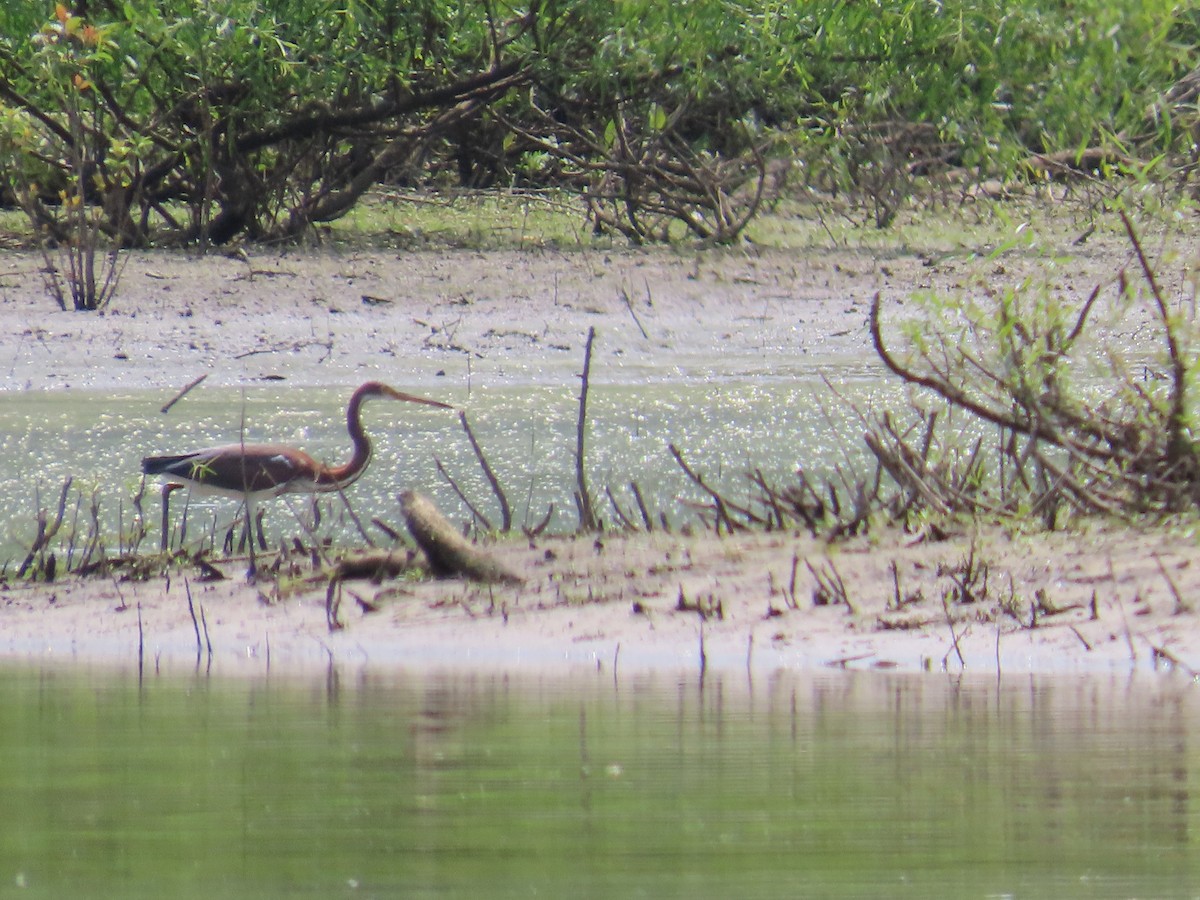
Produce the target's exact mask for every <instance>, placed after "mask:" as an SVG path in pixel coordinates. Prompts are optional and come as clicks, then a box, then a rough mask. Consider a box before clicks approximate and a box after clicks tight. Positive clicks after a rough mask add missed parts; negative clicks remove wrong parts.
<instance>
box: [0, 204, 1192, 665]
mask: <svg viewBox="0 0 1200 900" xmlns="http://www.w3.org/2000/svg"><path fill="white" fill-rule="evenodd" d="M1085 231H1086V227H1085V226H1084V225H1082V224H1081V225H1074V224H1072V223H1071V222H1069V221H1067V222H1064V224H1063V226H1062V229H1061V234H1059V235H1056V236H1052V237H1051V238H1049V240H1050V242H1051V246H1046V245H1044V244H1043V245H1042V246H1040V247H1039V248H1037V249H1036V252H1035V251H1033V250H1030V249H1029V248H1024V247H1019V246H1018V247H1013V248H1010V249H1008V250H1003V249H1002V250H1001V251H999V252H995V253H993V252H991V251H990V250H989V248H987V247H980V248H978V250H977V251H974V252H972V251H968V250H964V249H962V247H961V245H955V249H953V250H947V251H945V252H942V251H939V250H938V249H937V247H936V246H932V247H931V246H926V247H907V248H906V247H896V246H888V245H886V244H884V243H883V241H882V240H881V241H880V243H879V245H878V246H876V247H871V246H867V245H865V244H864V245H860V246H857V247H853V248H840V247H836V246H834V247H833V248H832V249H831V248H825V247H820V246H812V247H807V248H801V249H772V248H763V247H757V246H752V245H748V246H745V247H741V248H738V249H721V250H707V251H692V250H689V251H676V250H671V249H665V250H664V249H653V250H632V249H631V250H611V249H609V250H585V249H572V250H557V249H548V248H545V247H542V248H531V249H521V250H489V251H476V250H446V249H439V250H420V251H413V250H388V249H378V248H373V249H362V248H359V249H346V248H344V247H343V248H337V249H329V248H324V249H323V248H319V247H318V248H316V249H311V250H305V251H286V252H267V251H253V250H251V251H249V252H248V253H242V254H238V255H236V256H222V255H210V256H206V257H195V256H189V255H185V254H179V253H168V252H153V251H147V252H135V253H130V254H129V257H128V260H127V262H126V265H125V269H124V271H123V274H122V281H121V289H120V292H119V294H118V296H117V298H116V299H115V300H114V301H113V303H112V304H111V305H110V306H109V307H107V308H106V309H105V310H103V311H101V312H99V313H78V312H67V311H61V310H58V309H57V308H56V307H55V306H54V305H53V302H52V301H51V300H50V299H49V298H48V297H47V296H46V295H45V293H44V292H43V290H42V288H41V283H40V277H39V274H38V273H39V269H40V267H41V265H42V260H41V258H40V257H39V256H37V255H36V254H29V253H25V252H21V251H11V252H7V253H6V254H5V255H4V257H3V258H2V259H0V390H3V391H5V392H8V393H11V392H17V391H84V390H90V391H117V390H131V389H138V390H141V389H152V390H158V391H162V393H163V396H164V400H165V399H168V398H169V397H170V396H171V395H172V394H173V393H174V392H175V391H176V390H178V389H179V388H181V387H182V386H183V385H184V384H186V383H188V382H189V381H191V380H193V379H195V378H197V377H200V376H206V381H205V390H208V391H214V390H220V389H222V388H225V387H228V388H229V389H230V391H231V395H235V394H236V390H235V389H236V388H237V387H238V386H239V385H242V384H248V383H255V382H257V381H260V380H262V379H272V380H284V381H286V382H287V383H289V384H295V385H306V386H310V385H320V386H325V385H329V386H335V385H336V386H340V385H345V386H348V387H349V386H353V385H356V384H358V383H360V382H361V381H364V380H367V379H370V378H379V379H383V380H386V381H389V382H391V383H393V384H396V385H397V386H402V387H407V388H413V389H423V390H429V389H431V388H436V387H439V386H445V385H455V386H461V385H463V384H464V383H466V382H467V381H468V380H473V381H475V382H477V383H483V382H487V383H497V384H499V383H503V384H510V385H521V384H543V383H554V384H564V383H578V374H579V371H580V366H581V361H582V355H583V346H584V342H585V340H586V336H587V333H588V331H589V329H592V328H595V329H596V331H597V334H598V335H599V339H598V340H597V343H596V350H595V356H594V359H593V363H592V365H593V368H592V377H593V378H595V379H597V380H599V381H604V380H607V381H610V382H618V383H631V384H637V383H644V382H647V381H658V382H662V383H671V382H672V381H673V380H685V379H693V380H695V379H721V378H726V377H738V378H743V379H744V378H754V377H759V376H761V377H770V378H786V377H789V376H791V375H796V376H800V375H804V374H809V375H811V374H812V373H813V372H814V371H819V372H822V373H826V374H827V375H828V377H829V378H830V379H831V380H832V381H836V379H837V377H838V373H839V372H842V371H845V368H844V367H852V368H853V369H854V370H855V371H857V372H861V371H863V370H866V371H876V370H877V371H878V373H879V377H880V378H884V377H888V376H887V375H886V374H885V372H884V370H883V369H882V367H880V366H879V365H878V363H877V361H876V360H875V359H874V355H873V352H872V349H871V343H870V336H869V334H868V330H867V327H866V318H867V312H868V309H869V306H870V303H871V299H872V298H873V297H874V296H875V294H876V293H879V294H880V295H881V297H882V298H883V302H884V311H885V318H886V319H887V320H888V321H889V322H892V323H898V322H900V321H902V320H903V319H904V318H905V316H906V315H908V313H909V310H910V309H911V306H912V304H911V303H909V302H908V301H909V298H911V297H912V295H913V294H914V293H916V292H920V291H926V290H935V291H939V292H943V293H945V294H947V295H948V296H952V295H954V294H955V293H956V292H958V293H962V292H971V291H987V290H1001V289H1003V288H1004V287H1006V286H1013V285H1019V284H1020V283H1022V282H1023V281H1024V280H1026V279H1044V280H1045V281H1046V282H1047V283H1050V284H1051V285H1052V286H1053V290H1055V291H1056V292H1058V293H1060V294H1061V295H1062V296H1063V297H1064V298H1065V299H1067V300H1068V301H1069V302H1073V301H1077V302H1079V303H1082V302H1083V300H1084V299H1085V298H1086V297H1087V295H1088V294H1089V293H1090V292H1091V291H1092V289H1093V288H1094V287H1095V286H1096V285H1097V284H1101V285H1106V284H1111V282H1112V281H1113V280H1114V279H1115V277H1116V275H1117V272H1118V270H1119V269H1120V268H1121V266H1122V265H1124V264H1127V263H1129V262H1130V261H1131V260H1132V254H1131V251H1130V249H1129V247H1128V246H1127V243H1126V241H1125V240H1124V238H1123V237H1122V235H1121V234H1120V233H1119V232H1118V231H1117V230H1116V229H1110V230H1108V231H1105V230H1104V229H1100V230H1098V231H1097V232H1096V233H1094V234H1090V235H1085ZM1081 236H1087V240H1086V241H1083V242H1079V240H1080V238H1081ZM991 249H994V248H991ZM1148 249H1149V250H1150V251H1151V252H1153V253H1154V255H1155V258H1156V259H1158V260H1161V261H1162V264H1161V267H1160V270H1159V275H1160V279H1161V282H1162V284H1163V287H1164V290H1166V291H1167V292H1168V294H1169V295H1170V296H1171V297H1172V298H1173V299H1176V300H1180V301H1184V302H1190V301H1189V300H1188V298H1190V297H1191V293H1190V288H1189V287H1188V278H1189V277H1190V276H1189V272H1190V271H1191V267H1190V265H1189V263H1188V259H1190V256H1189V255H1188V254H1189V253H1190V250H1189V246H1188V240H1187V239H1186V235H1179V234H1175V235H1172V236H1171V237H1169V238H1163V239H1162V240H1161V241H1158V242H1157V243H1151V242H1148ZM1108 293H1111V294H1114V295H1115V291H1111V290H1110V291H1108ZM1102 302H1104V301H1102ZM1149 320H1150V314H1149V312H1148V311H1146V312H1141V311H1139V310H1137V309H1134V310H1132V311H1131V312H1130V313H1129V314H1127V315H1126V316H1124V317H1123V318H1122V319H1121V320H1120V321H1121V324H1120V325H1119V326H1116V327H1115V329H1114V330H1112V331H1110V336H1111V337H1112V338H1113V339H1115V340H1120V341H1127V342H1135V341H1137V340H1139V339H1141V335H1142V332H1143V330H1144V325H1145V322H1147V321H1149ZM1152 350H1153V348H1152V347H1151V348H1148V351H1151V352H1152ZM178 412H179V414H186V405H184V406H183V407H181V408H180V410H179V411H178ZM763 439H764V440H781V439H786V436H780V435H764V436H763ZM1195 524H1196V523H1195V522H1194V521H1190V520H1189V521H1186V522H1174V523H1154V524H1149V525H1144V526H1138V527H1132V526H1129V525H1123V524H1119V523H1115V522H1094V523H1085V524H1084V525H1083V526H1081V527H1077V528H1076V529H1075V530H1072V531H1067V532H1055V533H1050V534H1046V533H1041V532H1038V531H1037V530H1035V529H1033V528H1032V526H1031V527H1030V528H1029V529H1025V528H1020V527H1017V526H1013V525H1008V526H1004V525H998V524H995V523H961V524H959V525H957V526H955V527H953V528H951V529H950V533H949V535H948V536H945V537H944V539H943V536H941V535H938V538H939V539H937V540H933V539H932V538H931V537H930V535H927V534H925V535H919V534H908V533H904V532H902V531H899V530H894V531H889V530H886V529H885V530H883V531H876V532H873V533H871V534H868V535H866V536H862V537H856V538H852V539H847V540H839V541H835V542H827V541H824V540H819V539H814V538H813V537H811V536H809V535H808V534H807V533H800V532H783V531H774V532H767V531H759V532H739V533H735V534H732V535H730V534H721V535H716V534H713V533H712V531H711V530H705V529H704V528H702V527H700V526H699V524H697V527H694V528H691V529H689V530H688V531H689V533H686V534H685V533H678V532H677V533H665V532H663V531H661V530H655V531H651V532H649V533H647V532H645V531H640V532H637V533H628V532H619V531H608V532H605V533H601V534H598V535H597V534H586V535H540V536H537V537H534V538H526V537H517V538H511V539H505V540H499V541H497V542H495V543H490V544H488V545H486V546H485V548H484V549H486V550H487V551H488V552H490V553H492V554H494V555H495V556H496V557H497V558H498V559H499V560H500V561H501V562H502V563H503V564H504V565H505V566H507V567H508V568H510V569H511V570H513V571H515V572H517V573H519V574H520V575H521V576H522V577H523V579H524V583H523V584H521V585H475V584H470V583H467V582H464V581H458V580H453V579H450V580H445V579H440V580H439V579H428V578H427V579H420V580H413V579H407V578H406V579H400V580H395V581H385V582H382V583H373V582H370V581H364V580H353V579H351V580H346V581H343V582H341V583H340V584H339V585H337V586H336V587H335V588H334V589H333V590H331V589H330V587H329V582H328V580H327V579H326V578H324V577H322V576H321V575H320V574H319V573H314V572H312V571H305V570H303V567H295V568H292V570H291V571H290V574H289V575H288V576H287V577H285V578H279V579H267V580H260V581H259V582H257V583H254V584H249V583H247V582H246V581H245V579H244V578H243V577H242V571H243V570H244V561H237V560H233V561H229V562H228V563H218V568H219V569H221V570H222V571H223V572H224V573H225V574H226V575H227V576H228V577H227V578H225V579H224V580H206V579H205V578H204V577H203V575H202V573H200V572H199V571H198V570H193V569H191V568H190V567H187V566H184V567H180V568H174V569H172V570H171V571H170V572H169V574H166V575H163V576H161V577H153V578H150V579H148V580H142V579H125V578H123V577H122V575H121V573H120V571H119V570H118V571H117V572H116V573H115V574H114V575H111V576H107V577H104V578H72V577H67V578H60V579H58V580H56V581H54V582H52V583H43V582H36V583H26V582H15V581H13V582H9V583H7V584H6V585H4V586H3V589H2V590H0V656H3V657H5V658H9V659H14V660H16V659H21V660H30V659H35V660H44V661H53V662H61V663H67V662H88V663H95V664H106V665H107V664H112V665H118V666H132V665H137V664H139V663H140V665H141V666H142V667H143V668H144V670H148V671H154V670H175V671H179V670H186V669H191V668H194V667H196V666H197V665H199V666H201V667H203V668H205V669H212V670H214V671H218V670H220V671H230V672H242V673H257V672H263V671H266V670H268V669H270V670H273V671H274V670H279V671H287V670H289V669H296V668H300V669H312V668H313V667H320V666H329V665H338V666H356V667H357V666H367V667H370V666H387V667H408V666H419V667H431V666H435V667H481V666H482V667H505V668H518V667H538V668H542V669H547V668H549V669H555V668H563V669H567V668H575V667H579V666H587V667H601V668H608V669H627V668H639V667H641V668H647V667H649V668H662V669H699V668H705V669H708V668H710V667H712V668H718V667H719V668H723V669H730V668H738V669H741V668H747V669H749V670H750V671H751V672H769V671H771V670H775V669H780V668H811V667H818V666H835V667H846V668H865V669H870V668H896V669H902V670H912V671H922V670H930V669H932V670H939V669H949V670H952V671H956V670H959V669H962V668H966V669H967V670H969V671H977V672H994V671H1001V672H1018V671H1020V672H1028V671H1033V672H1079V671H1089V670H1096V669H1117V670H1130V671H1139V670H1147V669H1152V670H1164V669H1165V670H1174V671H1179V672H1183V673H1184V674H1186V675H1188V676H1191V675H1192V674H1193V670H1198V671H1200V611H1198V610H1197V609H1196V608H1195V607H1196V606H1197V604H1200V569H1198V568H1197V567H1196V566H1195V565H1194V564H1193V557H1194V555H1195V551H1196V543H1197V541H1196V534H1195ZM285 568H287V567H285ZM331 606H336V613H337V617H338V618H337V625H338V627H336V628H335V627H331V622H330V607H331Z"/></svg>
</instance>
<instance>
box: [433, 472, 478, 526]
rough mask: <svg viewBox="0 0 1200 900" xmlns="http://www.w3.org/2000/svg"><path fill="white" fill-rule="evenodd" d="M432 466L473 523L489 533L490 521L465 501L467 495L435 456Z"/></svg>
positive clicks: (472, 504) (468, 501)
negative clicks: (467, 510)
mask: <svg viewBox="0 0 1200 900" xmlns="http://www.w3.org/2000/svg"><path fill="white" fill-rule="evenodd" d="M433 464H434V465H435V466H437V470H438V474H439V475H441V476H442V478H444V479H445V480H446V483H447V484H449V485H450V489H451V490H453V491H454V493H455V494H457V495H458V499H459V500H461V501H462V502H463V504H464V505H465V506H466V507H467V509H469V510H470V511H471V515H472V516H474V517H475V521H476V522H479V523H480V524H481V525H483V530H484V531H491V530H492V522H491V520H490V519H488V517H487V516H485V515H484V514H483V512H482V511H481V510H479V509H478V508H476V506H475V504H474V503H472V502H471V501H470V500H468V499H467V495H466V494H465V493H463V489H462V488H461V487H459V485H458V482H457V481H455V480H454V476H453V475H451V474H450V473H449V471H447V469H446V467H445V466H444V465H442V461H441V460H440V459H438V458H437V457H436V456H435V457H434V458H433Z"/></svg>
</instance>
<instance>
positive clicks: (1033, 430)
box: [867, 216, 1200, 524]
mask: <svg viewBox="0 0 1200 900" xmlns="http://www.w3.org/2000/svg"><path fill="white" fill-rule="evenodd" d="M1122 220H1123V222H1124V224H1125V229H1126V232H1127V234H1128V236H1129V240H1130V242H1131V244H1132V247H1133V250H1134V255H1135V257H1136V259H1137V262H1138V264H1139V266H1140V269H1141V274H1142V276H1143V279H1144V281H1145V286H1146V294H1147V295H1148V298H1149V300H1150V308H1151V312H1152V320H1153V325H1154V328H1155V329H1156V334H1157V337H1158V339H1159V340H1160V353H1161V359H1162V364H1163V365H1162V368H1163V370H1164V371H1163V373H1162V375H1161V377H1160V378H1157V379H1147V378H1146V377H1145V375H1139V374H1138V367H1136V366H1133V365H1131V363H1130V360H1129V359H1128V358H1127V357H1126V356H1125V355H1123V353H1122V352H1121V350H1120V348H1117V347H1115V346H1113V342H1112V341H1108V342H1107V343H1106V342H1103V341H1101V342H1099V343H1098V344H1096V343H1089V342H1088V341H1087V340H1085V336H1087V335H1088V332H1089V328H1088V325H1089V316H1090V315H1091V314H1092V312H1093V310H1094V308H1095V307H1096V304H1097V300H1098V298H1099V297H1100V294H1101V288H1099V287H1097V288H1096V289H1095V290H1094V291H1093V292H1092V293H1091V295H1090V296H1089V297H1088V299H1087V300H1086V301H1085V302H1084V304H1083V306H1082V307H1081V308H1080V309H1079V310H1078V311H1075V312H1074V314H1073V315H1072V313H1071V311H1070V310H1067V309H1066V308H1065V307H1063V306H1061V305H1059V304H1055V303H1054V302H1052V301H1051V300H1050V299H1049V298H1047V297H1045V296H1036V297H1034V298H1033V302H1032V303H1031V304H1030V303H1029V300H1028V298H1027V297H1026V296H1024V293H1023V292H1022V291H1020V290H1009V291H1006V292H1004V293H1003V294H1002V295H1001V296H999V297H998V298H997V303H996V307H995V310H994V312H993V313H991V314H983V313H981V312H980V311H979V310H968V311H967V314H966V316H965V318H966V320H967V323H966V325H965V327H963V328H962V329H961V332H960V333H958V334H953V333H951V332H950V330H949V329H948V328H945V327H941V328H939V327H938V326H937V325H935V326H934V327H933V328H929V325H930V323H922V325H923V327H925V328H926V329H928V331H929V336H928V337H925V336H921V335H917V334H913V335H912V336H911V339H912V347H911V351H910V353H909V354H908V358H907V359H902V358H900V357H898V356H897V355H896V354H895V353H894V352H893V351H892V350H891V349H890V348H889V347H888V346H887V345H886V343H885V341H884V336H883V327H882V323H881V321H880V312H881V309H880V308H881V303H880V298H879V296H878V295H877V296H876V297H875V300H874V303H873V304H872V307H871V317H870V328H871V338H872V341H873V343H874V347H875V350H876V352H877V353H878V355H879V358H880V359H881V360H882V361H883V363H884V365H886V366H887V367H888V369H890V370H891V371H892V372H893V373H895V374H896V375H898V376H899V377H900V378H901V379H903V380H904V381H905V382H906V383H907V384H910V385H913V386H917V387H920V388H926V389H928V390H930V391H932V392H933V393H935V394H937V395H938V396H939V397H941V398H942V399H943V400H945V401H946V403H947V404H949V406H950V408H951V410H952V411H962V412H965V413H966V414H967V415H968V416H969V417H971V418H973V419H975V420H977V421H978V422H980V423H983V424H985V425H990V426H995V427H997V428H998V429H999V430H1000V434H1001V439H1000V442H999V459H998V461H997V465H998V467H999V472H998V478H997V479H995V481H996V482H998V484H999V485H1001V486H1006V487H1007V488H1008V490H1006V491H1001V495H999V496H998V495H997V493H996V491H995V490H992V491H981V490H974V489H967V488H968V487H969V486H970V485H974V484H976V483H977V482H978V479H976V478H974V477H973V476H972V471H973V470H975V467H976V466H977V465H979V464H980V463H979V459H978V455H977V454H969V455H968V459H967V461H966V462H965V463H964V464H963V466H959V467H951V468H949V469H947V468H945V467H943V468H942V469H935V468H932V467H929V466H926V465H922V464H921V459H922V458H923V457H924V456H927V454H925V455H922V454H920V453H918V452H916V450H915V449H914V442H913V441H912V440H911V435H910V433H909V432H905V431H901V430H898V429H897V428H895V427H894V426H893V425H892V423H891V421H890V419H889V418H888V417H887V416H883V417H882V418H879V419H878V420H877V422H876V423H875V426H874V427H873V428H871V429H870V430H869V432H868V434H867V443H868V446H869V448H870V449H871V451H872V452H873V453H874V454H875V455H876V457H877V458H878V459H879V460H880V462H881V463H882V464H883V465H884V467H885V468H886V469H887V470H888V472H889V473H890V474H891V475H892V477H893V478H895V479H896V481H897V482H899V483H900V484H902V485H905V486H906V487H907V489H908V490H909V491H910V493H911V494H912V495H913V496H914V497H915V498H916V497H919V498H920V500H921V502H922V503H924V504H926V505H929V506H932V507H934V508H937V509H943V510H945V511H952V510H961V511H969V512H987V513H1002V514H1012V513H1016V512H1019V511H1031V510H1036V511H1039V512H1042V513H1043V514H1044V515H1045V516H1046V518H1047V521H1048V523H1050V524H1053V521H1054V514H1053V510H1055V509H1057V508H1058V507H1059V506H1060V505H1061V504H1064V503H1065V504H1067V505H1069V506H1070V507H1071V508H1073V509H1074V510H1077V511H1079V512H1083V513H1096V512H1103V513H1166V512H1172V511H1178V510H1182V509H1186V508H1189V507H1193V506H1195V505H1196V504H1197V503H1198V502H1200V448H1198V447H1197V445H1196V442H1195V440H1194V436H1193V434H1192V431H1191V428H1190V426H1189V418H1188V400H1189V397H1190V390H1191V381H1192V378H1193V374H1194V370H1193V367H1192V366H1191V365H1190V363H1189V358H1190V357H1189V354H1188V351H1187V348H1186V334H1185V327H1184V323H1183V322H1182V321H1181V320H1180V319H1179V318H1178V317H1177V316H1176V315H1174V314H1172V312H1171V310H1170V308H1169V304H1168V302H1167V300H1166V298H1165V296H1164V294H1163V291H1162V288H1161V287H1160V285H1159V283H1158V279H1157V278H1156V276H1155V273H1154V270H1153V268H1152V267H1151V265H1150V263H1149V261H1148V260H1147V258H1146V255H1145V252H1144V251H1143V249H1142V246H1141V243H1140V241H1139V240H1138V237H1137V234H1136V232H1135V230H1134V228H1133V226H1132V224H1131V223H1130V222H1129V220H1128V218H1125V217H1124V216H1123V217H1122ZM1116 281H1117V288H1118V292H1119V294H1118V299H1121V300H1127V299H1130V298H1132V297H1133V295H1134V293H1135V291H1134V290H1133V289H1132V288H1131V286H1130V284H1129V281H1128V279H1127V278H1126V275H1125V272H1124V271H1123V270H1122V272H1121V273H1120V274H1119V276H1118V278H1117V280H1116ZM1097 362H1100V365H1099V366H1097ZM927 426H928V427H927V435H926V437H924V438H922V440H923V441H925V442H926V447H927V446H928V444H927V442H928V440H929V435H931V433H932V427H933V422H932V421H929V422H928V423H927ZM964 466H965V467H964Z"/></svg>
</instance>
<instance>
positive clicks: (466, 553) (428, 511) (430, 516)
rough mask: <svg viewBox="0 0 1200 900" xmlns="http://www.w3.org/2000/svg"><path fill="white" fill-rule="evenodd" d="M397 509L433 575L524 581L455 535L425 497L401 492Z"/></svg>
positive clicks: (498, 580)
mask: <svg viewBox="0 0 1200 900" xmlns="http://www.w3.org/2000/svg"><path fill="white" fill-rule="evenodd" d="M400 511H401V512H402V513H403V514H404V521H405V523H406V524H407V525H408V530H409V531H410V532H411V533H412V536H413V539H414V540H415V541H416V542H417V545H418V546H419V547H420V548H421V549H422V550H423V551H424V552H425V557H426V559H428V560H429V568H430V569H431V570H432V571H433V573H434V574H435V575H439V576H442V577H445V576H450V575H461V576H463V577H464V578H468V579H470V580H471V581H482V582H485V583H497V582H505V583H508V584H520V583H522V582H523V581H524V580H525V579H524V578H522V577H521V576H520V575H518V574H517V573H515V572H513V571H511V570H510V569H507V568H506V567H505V566H503V565H502V564H501V563H500V562H499V561H497V560H496V559H495V558H493V557H492V556H491V555H489V554H487V553H485V552H483V551H482V550H480V549H479V548H478V547H476V546H475V545H474V544H472V543H471V542H470V541H468V540H467V539H466V538H464V537H463V536H462V535H461V534H459V533H458V532H457V531H456V530H455V529H454V527H453V526H452V525H451V524H450V523H449V522H448V521H446V518H445V516H443V515H442V514H441V512H440V511H439V510H438V508H437V507H436V506H434V504H433V501H431V500H430V499H429V498H427V497H424V496H422V495H421V494H418V493H416V492H415V491H405V492H404V493H403V494H401V495H400Z"/></svg>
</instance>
